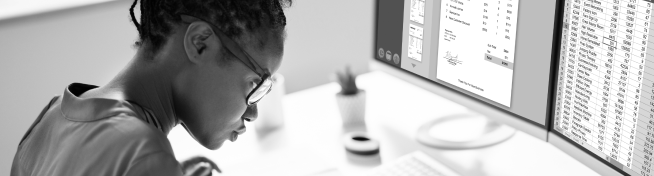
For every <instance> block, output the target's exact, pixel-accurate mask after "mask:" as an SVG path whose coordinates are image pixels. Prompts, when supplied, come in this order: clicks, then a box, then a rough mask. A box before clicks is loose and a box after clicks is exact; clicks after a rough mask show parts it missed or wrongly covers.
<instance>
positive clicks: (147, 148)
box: [104, 113, 173, 154]
mask: <svg viewBox="0 0 654 176" xmlns="http://www.w3.org/2000/svg"><path fill="white" fill-rule="evenodd" d="M104 121H105V122H104V123H105V125H107V126H108V127H111V128H112V129H111V130H110V131H114V132H115V133H116V134H113V135H111V136H110V137H109V139H110V140H112V141H113V142H114V143H115V144H118V145H125V144H128V145H129V146H130V147H137V148H138V149H139V150H140V151H144V152H148V153H150V152H161V151H163V152H167V153H171V154H172V153H173V151H172V147H171V145H170V141H168V138H167V137H166V135H165V134H164V133H163V132H162V131H159V129H157V128H154V127H153V126H152V125H149V124H147V123H145V122H144V121H142V120H141V119H139V118H138V117H135V116H133V115H132V114H131V113H119V114H116V115H114V116H112V117H109V118H106V119H105V120H104Z"/></svg>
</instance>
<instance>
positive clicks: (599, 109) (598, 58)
mask: <svg viewBox="0 0 654 176" xmlns="http://www.w3.org/2000/svg"><path fill="white" fill-rule="evenodd" d="M652 6H654V4H653V3H652V1H651V0H610V1H608V0H607V1H602V0H589V1H585V0H584V1H582V0H562V3H560V4H559V13H560V14H562V15H561V16H560V18H559V19H558V21H559V24H560V25H559V31H558V32H557V36H558V38H559V43H558V46H557V48H555V49H556V50H558V51H557V53H558V60H557V66H556V67H557V69H556V72H555V74H556V77H555V78H556V83H555V84H553V85H555V94H554V96H553V97H554V98H555V99H554V101H553V103H554V104H553V105H552V106H553V108H552V113H551V115H552V117H553V118H551V120H552V126H551V128H552V129H551V130H550V135H549V142H550V143H552V144H553V145H555V146H557V147H559V148H560V149H562V150H563V151H565V152H567V153H568V154H569V155H571V156H573V157H575V158H577V159H578V160H579V161H582V162H583V163H585V164H586V165H588V166H589V167H590V168H592V169H594V170H596V171H598V172H599V173H600V174H602V175H653V173H654V171H652V158H653V157H654V156H653V155H652V152H653V151H654V89H653V87H654V82H653V81H654V63H653V62H654V45H653V43H652V42H654V37H652V35H653V33H652V32H651V30H652V29H653V28H652V25H651V23H652V22H653V21H652Z"/></svg>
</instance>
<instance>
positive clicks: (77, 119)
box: [11, 83, 182, 176]
mask: <svg viewBox="0 0 654 176" xmlns="http://www.w3.org/2000/svg"><path fill="white" fill-rule="evenodd" d="M93 88H96V86H92V85H85V84H79V83H73V84H71V85H69V86H68V87H67V88H66V90H65V91H64V94H63V95H62V96H57V97H55V98H53V99H52V100H51V101H50V103H49V104H48V105H47V106H46V107H45V109H44V110H43V111H42V112H41V114H40V115H39V117H38V118H37V119H36V121H35V122H34V124H32V126H31V127H30V129H29V130H28V131H27V133H26V134H25V136H24V137H23V139H22V140H21V143H20V144H19V146H18V151H17V152H16V156H15V157H14V161H13V165H12V168H11V175H12V176H23V175H65V176H78V175H79V176H82V175H182V170H181V167H180V164H179V163H178V162H177V160H176V159H175V156H174V154H173V150H172V148H171V146H170V142H169V141H168V139H167V138H166V135H165V134H164V133H163V132H162V131H161V130H160V129H158V128H160V127H159V126H158V125H159V124H158V123H157V121H156V119H155V118H153V116H152V113H150V111H148V110H147V109H143V108H142V107H140V106H138V105H136V104H134V103H130V102H127V101H123V100H113V99H102V98H79V97H78V96H79V95H81V94H82V93H84V92H86V91H88V90H90V89H93Z"/></svg>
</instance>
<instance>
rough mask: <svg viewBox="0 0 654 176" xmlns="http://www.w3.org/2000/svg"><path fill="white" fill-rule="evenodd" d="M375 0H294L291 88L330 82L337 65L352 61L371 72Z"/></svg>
mask: <svg viewBox="0 0 654 176" xmlns="http://www.w3.org/2000/svg"><path fill="white" fill-rule="evenodd" d="M374 5H375V0H328V1H326V0H294V1H293V6H292V7H291V8H290V9H288V10H287V11H286V15H287V22H288V27H287V30H288V31H287V32H288V38H287V39H286V45H285V47H286V49H285V54H284V59H285V60H284V63H283V64H282V67H281V68H280V72H281V73H282V74H284V76H285V77H286V79H287V80H288V82H287V84H286V90H287V92H294V91H297V90H302V89H306V88H309V87H313V86H317V85H320V84H324V83H327V82H329V81H330V80H329V75H330V74H333V73H334V71H335V70H336V69H339V68H340V69H342V67H344V66H345V65H346V64H347V65H351V67H352V69H353V70H354V72H355V73H357V74H359V73H365V72H368V63H367V62H368V60H370V59H372V58H373V53H374V49H373V48H374V46H373V42H374V41H373V40H374V38H373V36H374V15H375V14H374V10H375V7H374Z"/></svg>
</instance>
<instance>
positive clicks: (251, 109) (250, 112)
mask: <svg viewBox="0 0 654 176" xmlns="http://www.w3.org/2000/svg"><path fill="white" fill-rule="evenodd" d="M257 116H259V111H258V110H257V105H256V104H255V105H252V106H248V107H247V108H246V109H245V113H243V116H242V118H243V119H244V120H245V121H248V122H254V120H257Z"/></svg>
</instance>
